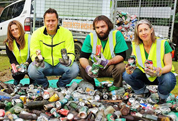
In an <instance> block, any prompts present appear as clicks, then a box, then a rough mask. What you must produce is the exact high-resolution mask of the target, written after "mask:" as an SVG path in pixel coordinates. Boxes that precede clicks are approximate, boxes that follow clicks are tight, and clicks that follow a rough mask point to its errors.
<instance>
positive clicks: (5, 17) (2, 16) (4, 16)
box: [0, 8, 9, 22]
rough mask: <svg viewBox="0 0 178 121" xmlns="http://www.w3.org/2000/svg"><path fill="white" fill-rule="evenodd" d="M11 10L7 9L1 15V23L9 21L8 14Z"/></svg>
mask: <svg viewBox="0 0 178 121" xmlns="http://www.w3.org/2000/svg"><path fill="white" fill-rule="evenodd" d="M8 9H9V8H5V9H4V10H3V12H2V14H1V18H0V22H3V21H5V20H7V13H8Z"/></svg>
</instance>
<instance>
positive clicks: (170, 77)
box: [160, 73, 176, 89]
mask: <svg viewBox="0 0 178 121" xmlns="http://www.w3.org/2000/svg"><path fill="white" fill-rule="evenodd" d="M160 84H163V85H166V87H167V89H170V88H171V89H172V88H174V87H175V85H176V78H175V76H174V74H172V73H167V74H165V75H164V76H163V77H162V80H161V82H160Z"/></svg>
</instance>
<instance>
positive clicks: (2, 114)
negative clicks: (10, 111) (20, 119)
mask: <svg viewBox="0 0 178 121" xmlns="http://www.w3.org/2000/svg"><path fill="white" fill-rule="evenodd" d="M4 116H5V110H3V109H0V117H4Z"/></svg>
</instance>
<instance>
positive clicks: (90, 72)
mask: <svg viewBox="0 0 178 121" xmlns="http://www.w3.org/2000/svg"><path fill="white" fill-rule="evenodd" d="M85 71H86V72H87V74H88V76H90V77H91V78H96V77H98V75H96V74H93V72H92V67H91V66H90V65H88V66H87V67H86V68H85Z"/></svg>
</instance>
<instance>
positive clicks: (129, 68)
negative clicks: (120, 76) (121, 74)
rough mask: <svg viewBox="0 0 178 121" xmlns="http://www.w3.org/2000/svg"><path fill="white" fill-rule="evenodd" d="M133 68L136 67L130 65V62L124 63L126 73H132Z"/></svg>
mask: <svg viewBox="0 0 178 121" xmlns="http://www.w3.org/2000/svg"><path fill="white" fill-rule="evenodd" d="M135 69H136V66H131V65H130V64H126V65H125V70H126V73H127V74H132V73H133V72H134V70H135Z"/></svg>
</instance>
